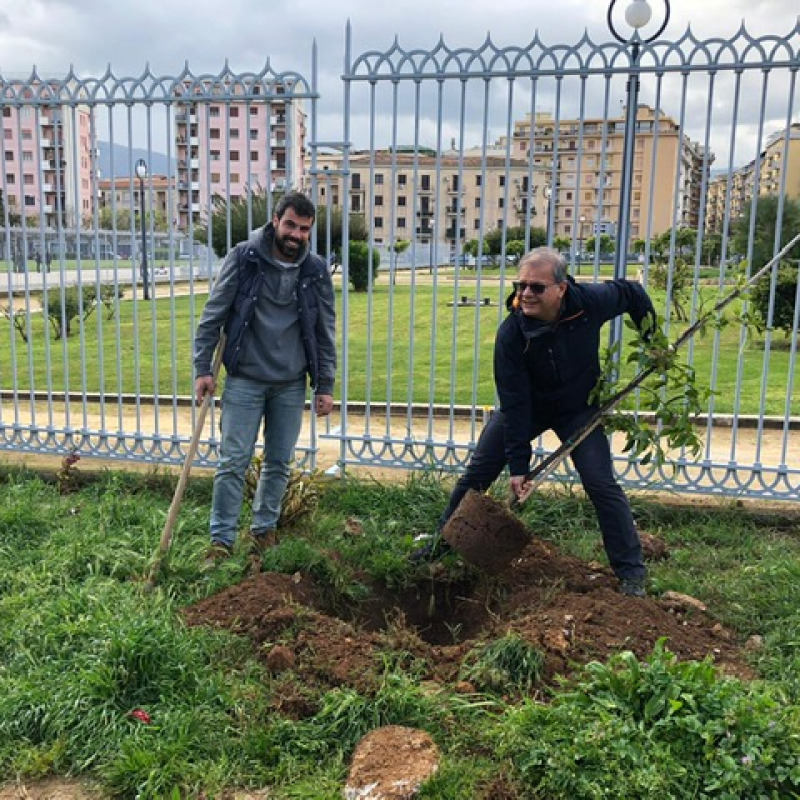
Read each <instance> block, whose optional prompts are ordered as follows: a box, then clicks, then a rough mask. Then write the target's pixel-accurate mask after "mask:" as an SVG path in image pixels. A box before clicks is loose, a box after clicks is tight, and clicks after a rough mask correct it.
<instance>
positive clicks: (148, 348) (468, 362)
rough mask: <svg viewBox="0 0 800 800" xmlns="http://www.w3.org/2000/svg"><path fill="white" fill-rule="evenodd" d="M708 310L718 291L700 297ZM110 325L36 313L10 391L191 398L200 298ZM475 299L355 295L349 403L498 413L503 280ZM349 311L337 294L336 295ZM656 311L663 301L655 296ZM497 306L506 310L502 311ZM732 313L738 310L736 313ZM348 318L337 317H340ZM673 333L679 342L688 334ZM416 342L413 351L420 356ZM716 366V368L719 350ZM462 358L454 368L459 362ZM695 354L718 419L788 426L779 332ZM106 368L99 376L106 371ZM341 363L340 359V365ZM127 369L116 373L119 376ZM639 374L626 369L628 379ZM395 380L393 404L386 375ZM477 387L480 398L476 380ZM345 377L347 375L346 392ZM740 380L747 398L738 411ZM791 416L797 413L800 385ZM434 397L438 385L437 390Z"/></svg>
mask: <svg viewBox="0 0 800 800" xmlns="http://www.w3.org/2000/svg"><path fill="white" fill-rule="evenodd" d="M701 291H702V294H703V300H704V302H705V303H706V306H707V307H708V305H709V304H711V305H713V302H714V300H715V297H716V295H715V293H714V290H713V289H711V288H707V289H706V288H704V289H702V290H701ZM125 292H126V295H127V296H126V297H124V298H123V300H122V302H121V303H120V304H119V308H118V313H117V314H116V315H115V316H114V318H112V319H107V318H105V316H104V315H102V314H101V315H98V313H97V312H94V313H93V314H92V315H91V316H90V317H89V318H88V319H86V320H85V321H84V322H83V323H81V324H82V327H83V331H84V336H83V339H81V336H80V335H79V331H80V327H81V326H80V325H79V324H78V323H77V322H76V323H75V324H74V325H73V334H72V336H70V337H69V339H67V340H56V339H55V338H54V334H53V329H52V327H51V326H49V325H46V323H45V320H44V318H43V316H42V315H41V314H32V315H30V319H29V320H27V321H26V324H29V325H30V336H29V343H26V342H24V341H23V340H22V338H21V337H20V335H19V334H18V333H17V332H15V331H14V332H13V334H12V331H13V328H12V325H11V324H10V322H9V323H7V324H4V325H3V326H2V328H0V374H2V375H3V384H4V387H5V388H11V376H12V375H13V374H15V375H16V383H17V388H18V389H20V390H25V389H28V388H34V389H38V390H45V389H46V388H47V387H48V386H51V387H53V388H54V389H55V390H56V391H62V390H64V389H66V388H68V389H69V390H71V391H86V392H97V391H100V390H101V389H102V390H104V391H106V392H119V393H123V394H128V393H132V394H138V393H143V394H151V393H153V392H156V391H158V392H160V393H169V392H171V391H172V386H173V385H174V386H176V387H177V392H178V394H181V395H188V394H190V393H191V368H190V365H191V352H190V339H191V331H192V330H193V328H194V326H195V325H196V321H197V319H198V318H199V314H200V312H201V310H202V303H203V300H204V296H203V295H200V296H198V297H197V298H196V299H195V300H194V301H192V300H191V299H190V298H189V297H187V296H177V297H172V298H170V297H160V298H159V299H157V300H155V301H153V302H151V303H144V302H142V301H141V300H139V301H137V302H136V303H134V302H132V301H131V299H130V288H129V287H126V289H125ZM462 294H464V295H468V296H469V297H471V298H475V296H476V286H475V283H474V281H473V282H472V283H468V282H465V283H462V284H461V288H459V289H456V288H455V287H454V286H453V285H452V283H451V282H450V281H445V282H443V283H442V285H440V286H438V288H435V287H434V286H433V285H431V284H430V283H429V282H428V283H422V282H420V283H418V284H417V285H416V286H415V287H414V291H413V292H412V290H411V286H410V285H409V284H408V283H400V284H398V285H396V286H394V287H389V286H388V285H387V282H386V281H385V280H384V279H383V276H381V280H379V282H378V283H377V285H376V286H375V289H374V291H373V293H372V294H369V295H368V294H357V293H351V294H350V295H349V297H348V313H349V325H348V328H347V330H346V331H343V330H341V326H340V331H339V336H338V339H339V348H340V353H341V347H342V342H343V341H344V340H346V341H347V347H348V362H347V363H348V375H347V383H348V396H349V399H350V400H351V401H360V400H370V401H372V402H383V401H386V400H391V401H393V402H405V401H406V400H409V401H411V402H415V403H437V404H438V403H445V404H448V403H450V402H454V403H455V404H470V405H472V404H474V405H477V406H491V405H493V404H494V386H493V380H492V370H491V354H492V347H493V341H494V335H495V331H496V328H497V324H498V320H499V319H501V318H502V315H503V314H504V311H501V310H500V309H501V308H502V300H503V298H501V297H500V285H499V282H498V281H497V280H496V279H490V280H487V281H485V282H484V283H483V284H482V296H483V297H488V298H489V299H490V300H491V301H492V302H493V303H494V305H493V306H478V307H463V308H459V307H455V308H454V307H453V306H452V303H453V301H454V300H455V301H456V302H458V300H459V298H460V296H461V295H462ZM339 299H340V304H341V293H340V294H339ZM654 300H655V302H656V306H657V308H658V307H660V302H661V298H660V297H659V296H658V293H657V292H656V293H654ZM498 304H500V305H499V306H498ZM733 311H734V312H735V308H734V309H733ZM340 319H341V315H340ZM682 329H683V328H682V326H681V325H680V324H674V325H673V326H672V329H671V338H672V339H675V338H676V337H677V335H678V334H679V332H680V331H681V330H682ZM412 341H413V347H412ZM715 348H716V350H717V355H716V357H717V359H718V362H717V365H716V368H714V350H715ZM453 352H454V353H455V358H453V357H452V355H451V354H452V353H453ZM685 353H686V355H687V357H688V355H689V354H690V353H691V358H692V363H693V365H694V367H695V369H696V371H697V375H698V379H699V382H700V383H701V384H702V385H706V386H711V387H712V388H713V389H714V390H715V392H716V394H715V400H714V403H715V410H716V411H718V412H723V413H730V412H732V411H734V410H738V412H739V413H743V414H758V413H759V412H760V411H763V413H765V414H769V415H780V416H783V414H784V413H785V405H786V397H787V387H788V386H789V377H790V376H789V364H790V352H789V348H788V343H787V341H786V340H785V339H784V338H783V335H782V334H776V336H775V337H774V338H773V346H772V350H771V352H770V354H769V361H768V362H765V359H764V339H763V336H761V335H759V334H757V333H750V334H749V335H748V336H747V337H746V338H745V340H744V342H743V345H742V346H740V331H739V328H738V326H736V325H730V326H728V327H726V328H724V329H723V330H722V332H721V334H720V336H719V340H718V341H717V340H716V336H715V332H714V331H707V332H706V335H704V336H701V335H698V336H696V337H695V338H694V339H693V340H692V342H691V345H690V346H688V347H687V348H686V349H685ZM101 361H102V364H103V369H102V371H101V370H100V366H99V365H100V362H101ZM339 363H340V364H342V363H343V360H342V358H341V355H340V361H339ZM767 363H768V370H769V371H768V374H767V380H766V381H765V382H763V385H764V386H765V387H766V388H765V394H764V398H763V404H762V398H761V389H762V375H763V374H764V369H765V364H767ZM118 366H119V368H118ZM632 371H633V367H632V366H631V365H626V366H625V367H624V372H623V379H624V378H625V377H627V376H630V375H631V374H632ZM389 375H391V396H389V395H388V381H387V377H388V376H389ZM474 376H477V377H476V381H475V385H476V389H475V392H474V394H473V391H472V385H473V377H474ZM342 380H343V376H342V375H341V373H340V375H339V377H338V385H339V386H341V384H342ZM737 382H740V383H741V387H742V390H741V398H740V403H739V406H738V408H737V409H735V401H736V394H735V388H736V385H737ZM798 383H800V381H799V380H798V377H797V376H796V375H795V376H793V385H794V387H795V391H794V395H793V401H792V409H791V410H792V413H793V414H798V413H800V400H798V398H797V391H796V387H797V386H798ZM430 387H433V388H432V389H431V388H430Z"/></svg>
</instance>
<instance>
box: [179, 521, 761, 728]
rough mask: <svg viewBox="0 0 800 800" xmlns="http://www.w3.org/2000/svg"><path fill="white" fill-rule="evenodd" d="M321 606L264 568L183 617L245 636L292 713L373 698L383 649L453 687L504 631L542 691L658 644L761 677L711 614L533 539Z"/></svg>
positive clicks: (292, 579) (307, 583) (301, 583)
mask: <svg viewBox="0 0 800 800" xmlns="http://www.w3.org/2000/svg"><path fill="white" fill-rule="evenodd" d="M454 576H457V578H456V577H454ZM318 600H319V593H318V592H317V591H316V590H315V587H314V584H313V581H312V579H311V578H310V577H309V576H307V575H304V574H301V573H296V574H295V575H284V574H278V573H270V572H264V573H261V574H257V575H254V576H251V577H249V578H246V579H245V580H243V581H242V582H241V583H240V584H238V585H236V586H232V587H229V588H228V589H226V590H224V591H223V592H220V593H219V594H217V595H214V596H212V597H208V598H206V599H204V600H202V601H201V602H198V603H196V604H195V605H193V606H191V607H189V608H186V609H185V610H184V617H185V619H186V621H187V622H188V623H189V624H190V625H213V626H217V627H221V628H226V629H230V630H233V631H236V632H238V633H241V634H243V635H246V636H248V637H250V638H251V639H252V640H253V642H254V643H255V645H256V647H257V652H258V654H259V657H260V658H262V659H263V661H264V663H265V665H266V666H267V668H268V669H269V671H270V672H271V673H272V674H273V675H274V676H275V680H276V681H277V682H278V684H280V685H281V689H280V691H273V692H272V695H273V696H274V697H275V700H274V702H275V703H276V705H277V707H279V708H280V710H281V711H282V712H283V713H285V714H286V715H287V716H291V717H295V718H300V717H304V716H308V715H310V714H313V713H315V704H314V701H313V697H312V695H313V692H314V690H315V689H316V690H320V689H324V688H326V687H333V686H349V687H353V688H355V689H357V690H358V691H361V692H366V693H369V692H370V691H371V690H372V689H374V687H376V686H377V685H378V683H379V680H380V675H381V673H382V671H383V670H384V669H385V666H386V657H387V654H390V656H391V657H392V658H393V659H394V663H403V660H410V659H413V660H414V661H416V662H417V663H418V664H419V663H422V664H424V665H425V669H426V672H427V676H426V679H428V680H431V681H435V682H437V683H439V684H443V685H447V686H450V687H452V688H456V689H457V687H458V686H459V682H460V677H459V673H460V670H461V664H462V661H463V659H464V657H465V655H466V654H467V653H468V652H469V651H470V650H472V649H473V648H474V647H476V646H477V645H479V644H481V643H484V642H486V641H491V640H493V639H496V638H499V637H502V636H504V635H507V634H509V633H515V634H517V635H519V636H520V637H522V638H523V639H524V640H526V641H527V642H529V643H530V644H532V645H534V646H536V647H537V648H539V649H540V650H541V651H542V652H543V654H544V656H545V662H544V682H545V684H553V683H554V682H555V679H556V677H557V676H559V675H561V676H569V675H570V674H571V673H573V672H574V671H575V669H576V668H577V667H578V666H580V665H583V664H585V663H587V662H589V661H593V660H605V659H607V658H608V657H609V656H611V655H612V654H613V653H616V652H619V651H621V650H631V651H633V652H634V653H635V654H636V655H637V656H638V657H639V658H641V659H644V658H646V657H647V656H648V655H649V653H650V652H651V651H652V649H653V646H654V645H655V643H656V642H657V641H658V640H659V639H661V638H665V639H666V640H667V648H668V649H669V650H671V651H672V652H673V653H675V654H676V655H677V656H678V658H680V659H682V660H690V659H691V660H702V659H704V658H706V657H710V658H711V659H712V660H713V661H714V662H715V664H717V665H718V666H719V667H720V669H722V670H724V671H725V672H726V673H728V674H732V675H736V676H738V677H742V678H751V677H754V673H753V672H752V670H751V669H750V668H749V667H748V665H747V659H746V657H745V654H744V651H743V649H742V648H741V647H740V646H739V644H738V642H737V641H736V640H735V637H734V636H733V635H732V634H731V633H730V632H729V631H728V630H726V629H725V628H724V627H723V626H722V625H721V624H720V623H719V622H717V621H716V620H715V619H714V618H713V615H712V614H711V613H710V612H704V611H702V610H700V609H699V608H694V607H692V606H690V605H682V604H680V603H675V602H674V600H668V599H659V598H657V597H648V598H644V599H641V598H633V597H626V596H623V595H621V594H619V592H618V591H617V581H616V579H615V577H614V576H613V574H612V573H611V572H610V570H608V569H607V568H605V567H603V566H602V565H600V564H597V563H595V562H585V561H582V560H580V559H577V558H573V557H570V556H567V555H564V554H563V553H561V552H560V551H559V550H558V548H557V547H556V546H555V545H553V544H551V543H549V542H545V541H543V540H541V539H539V538H537V537H535V536H533V535H531V538H530V541H529V544H528V545H527V546H526V547H525V548H524V550H523V551H522V553H521V554H520V556H519V557H518V558H516V559H515V560H514V561H513V562H512V563H511V564H510V566H509V567H508V568H507V569H506V570H505V571H504V573H503V574H502V575H500V576H487V575H485V574H483V573H477V572H468V573H466V574H465V572H464V567H463V565H459V564H458V563H456V564H454V559H453V558H452V557H450V558H448V559H446V560H445V561H444V562H441V563H437V564H433V565H429V566H426V567H423V568H421V575H420V580H419V582H418V583H417V584H416V585H415V586H412V587H407V588H405V589H403V590H402V591H388V590H386V589H385V588H381V587H375V588H374V591H373V593H372V596H371V597H370V599H369V601H368V602H367V603H366V604H364V605H363V606H362V607H352V608H349V609H347V612H346V613H344V614H340V615H339V616H334V615H332V614H331V613H329V610H328V609H326V608H324V607H323V606H322V605H320V604H319V602H318Z"/></svg>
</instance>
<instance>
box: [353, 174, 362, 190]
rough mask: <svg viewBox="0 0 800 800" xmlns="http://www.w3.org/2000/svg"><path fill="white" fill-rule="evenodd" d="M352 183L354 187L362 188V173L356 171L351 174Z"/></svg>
mask: <svg viewBox="0 0 800 800" xmlns="http://www.w3.org/2000/svg"><path fill="white" fill-rule="evenodd" d="M350 185H351V186H352V187H353V188H354V189H360V188H361V175H359V174H358V173H357V172H356V173H354V174H353V175H351V176H350Z"/></svg>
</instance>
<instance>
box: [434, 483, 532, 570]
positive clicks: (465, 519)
mask: <svg viewBox="0 0 800 800" xmlns="http://www.w3.org/2000/svg"><path fill="white" fill-rule="evenodd" d="M442 535H443V536H444V538H445V539H446V540H447V542H448V543H449V544H450V546H451V547H452V548H453V549H454V550H456V551H457V552H458V553H460V554H461V555H462V556H463V557H464V559H465V560H466V561H469V563H470V564H472V565H473V566H476V567H478V569H481V570H483V571H484V572H486V573H487V574H489V575H498V574H500V573H501V572H503V571H504V570H505V569H506V568H507V567H508V565H509V564H510V563H511V562H512V561H513V560H514V559H515V558H517V557H518V556H519V554H520V553H521V552H522V550H523V549H524V548H525V545H526V544H528V542H529V541H530V534H529V533H528V529H527V528H526V527H525V526H524V525H523V524H522V522H521V521H520V520H519V518H518V517H515V516H514V515H513V514H511V513H510V512H509V511H507V510H506V509H505V508H503V506H502V505H501V504H500V503H498V502H497V501H496V500H494V499H492V498H491V497H489V496H488V495H486V494H483V493H482V492H476V491H475V490H474V489H470V490H469V491H468V492H467V494H466V495H465V496H464V498H463V500H462V501H461V503H460V504H459V506H458V508H457V509H456V511H455V513H454V514H453V516H452V517H450V519H449V520H448V521H447V524H446V525H445V526H444V528H443V529H442Z"/></svg>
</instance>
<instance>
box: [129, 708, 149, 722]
mask: <svg viewBox="0 0 800 800" xmlns="http://www.w3.org/2000/svg"><path fill="white" fill-rule="evenodd" d="M130 716H131V717H133V718H134V719H136V720H138V721H139V722H143V723H144V724H145V725H149V724H150V722H151V719H150V715H149V714H148V713H147V712H146V711H145V710H144V709H141V708H135V709H134V710H133V711H131V713H130Z"/></svg>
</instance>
